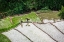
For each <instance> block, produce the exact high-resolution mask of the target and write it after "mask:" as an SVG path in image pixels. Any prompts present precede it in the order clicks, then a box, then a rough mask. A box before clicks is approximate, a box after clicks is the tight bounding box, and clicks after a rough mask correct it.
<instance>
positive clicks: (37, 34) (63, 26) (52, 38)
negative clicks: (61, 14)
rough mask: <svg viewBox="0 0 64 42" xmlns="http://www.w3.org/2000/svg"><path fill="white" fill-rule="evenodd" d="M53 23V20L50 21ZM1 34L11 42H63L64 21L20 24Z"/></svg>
mask: <svg viewBox="0 0 64 42" xmlns="http://www.w3.org/2000/svg"><path fill="white" fill-rule="evenodd" d="M52 21H53V20H52ZM22 24H23V26H21V25H20V24H19V25H18V26H17V27H16V28H14V29H12V30H10V31H8V32H3V33H2V34H4V35H6V36H7V37H8V38H9V39H10V40H11V42H64V21H61V22H56V23H53V22H49V23H46V24H39V23H29V25H30V26H26V24H27V23H22Z"/></svg>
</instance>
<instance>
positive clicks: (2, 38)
mask: <svg viewBox="0 0 64 42" xmlns="http://www.w3.org/2000/svg"><path fill="white" fill-rule="evenodd" d="M0 42H11V41H10V40H9V39H8V38H7V37H6V36H5V35H3V34H0Z"/></svg>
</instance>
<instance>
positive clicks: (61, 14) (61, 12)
mask: <svg viewBox="0 0 64 42" xmlns="http://www.w3.org/2000/svg"><path fill="white" fill-rule="evenodd" d="M59 16H60V18H61V19H64V7H63V6H62V9H61V10H60V14H59Z"/></svg>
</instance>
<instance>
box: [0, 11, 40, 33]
mask: <svg viewBox="0 0 64 42" xmlns="http://www.w3.org/2000/svg"><path fill="white" fill-rule="evenodd" d="M26 18H29V19H31V21H33V22H37V21H40V19H39V18H38V17H37V15H36V13H35V12H31V13H29V14H25V15H22V16H13V18H12V22H13V23H11V22H10V17H6V18H4V19H1V21H0V33H1V32H4V31H7V30H10V29H11V28H14V27H16V26H17V25H18V24H19V23H20V21H21V20H23V21H24V22H25V21H26Z"/></svg>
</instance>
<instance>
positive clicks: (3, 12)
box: [0, 0, 64, 18]
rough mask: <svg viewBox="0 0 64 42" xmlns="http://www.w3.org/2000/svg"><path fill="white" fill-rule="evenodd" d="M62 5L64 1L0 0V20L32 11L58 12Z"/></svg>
mask: <svg viewBox="0 0 64 42" xmlns="http://www.w3.org/2000/svg"><path fill="white" fill-rule="evenodd" d="M62 5H63V6H64V0H0V18H3V17H4V16H8V15H15V14H21V13H25V12H29V11H32V10H40V9H43V10H45V9H50V10H60V9H61V6H62ZM44 7H45V8H44Z"/></svg>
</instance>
